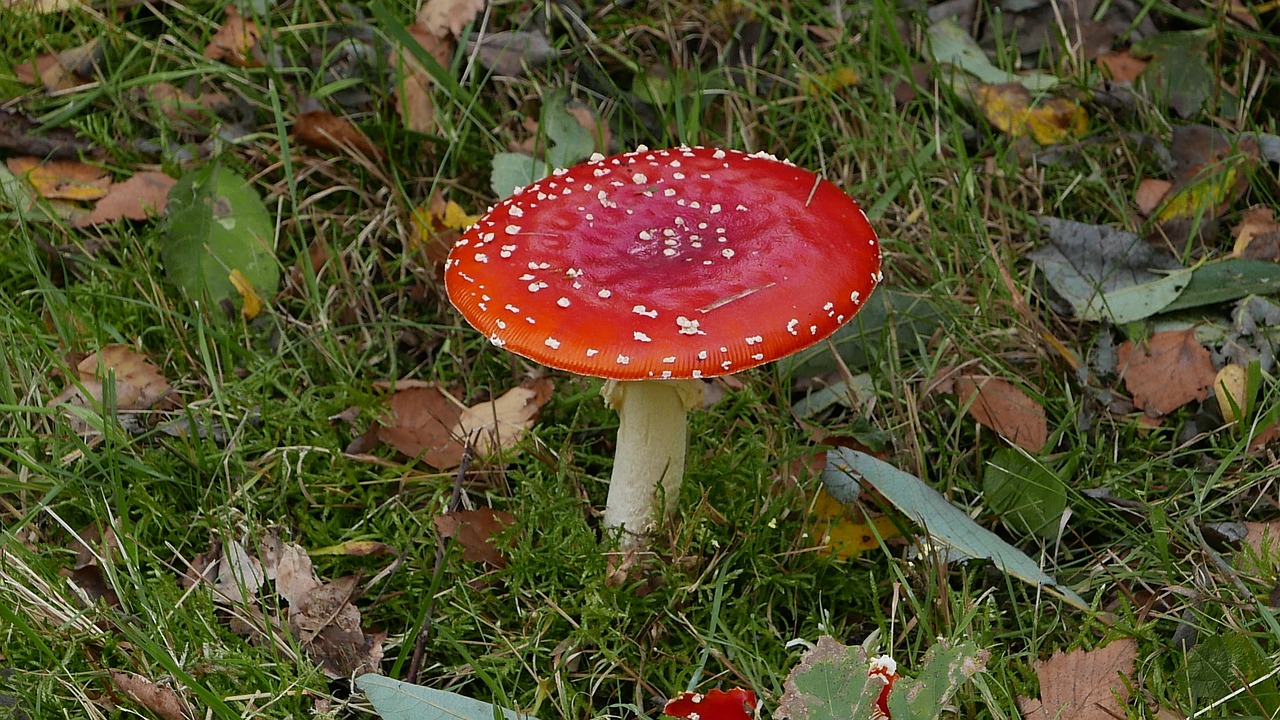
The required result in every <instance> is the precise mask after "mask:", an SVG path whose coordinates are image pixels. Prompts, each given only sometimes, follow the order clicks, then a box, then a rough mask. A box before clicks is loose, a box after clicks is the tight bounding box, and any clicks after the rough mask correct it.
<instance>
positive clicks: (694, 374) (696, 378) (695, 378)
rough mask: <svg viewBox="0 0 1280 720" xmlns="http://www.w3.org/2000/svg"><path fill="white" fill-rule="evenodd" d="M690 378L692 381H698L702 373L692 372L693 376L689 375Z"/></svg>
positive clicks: (698, 371)
mask: <svg viewBox="0 0 1280 720" xmlns="http://www.w3.org/2000/svg"><path fill="white" fill-rule="evenodd" d="M690 377H692V378H693V379H694V380H698V379H700V378H701V377H702V371H701V370H694V371H693V374H692V375H690Z"/></svg>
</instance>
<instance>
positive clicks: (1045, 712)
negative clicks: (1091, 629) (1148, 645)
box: [1018, 638, 1138, 720]
mask: <svg viewBox="0 0 1280 720" xmlns="http://www.w3.org/2000/svg"><path fill="white" fill-rule="evenodd" d="M1137 657H1138V643H1137V642H1136V641H1135V640H1133V639H1131V638H1124V639H1121V640H1115V641H1113V642H1111V643H1110V644H1108V645H1106V646H1105V647H1101V648H1098V649H1097V650H1089V651H1085V650H1074V651H1072V652H1069V653H1063V652H1062V651H1058V652H1056V653H1054V654H1053V657H1051V658H1049V659H1048V660H1042V661H1037V662H1036V663H1035V671H1036V676H1037V677H1039V679H1040V699H1039V700H1033V699H1031V698H1025V697H1020V698H1018V708H1019V709H1021V710H1022V716H1023V717H1024V718H1026V720H1051V719H1053V720H1115V718H1117V717H1124V716H1125V712H1126V709H1127V707H1128V701H1129V684H1128V682H1126V678H1128V677H1129V676H1131V675H1132V674H1133V665H1134V662H1135V661H1136V660H1137Z"/></svg>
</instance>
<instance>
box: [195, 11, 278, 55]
mask: <svg viewBox="0 0 1280 720" xmlns="http://www.w3.org/2000/svg"><path fill="white" fill-rule="evenodd" d="M261 37H262V30H261V29H259V28H258V24H257V23H255V22H254V21H252V20H246V19H244V16H242V15H241V14H240V11H239V10H236V8H235V6H234V5H228V6H227V17H226V19H225V20H223V22H222V27H220V28H218V32H217V33H215V34H214V36H213V39H212V40H210V41H209V44H208V46H206V47H205V49H204V56H205V57H206V58H208V59H210V60H216V61H220V62H225V63H227V64H228V65H234V66H236V67H241V68H248V67H262V66H263V64H264V58H263V55H262V50H261V49H259V47H258V40H259V38H261Z"/></svg>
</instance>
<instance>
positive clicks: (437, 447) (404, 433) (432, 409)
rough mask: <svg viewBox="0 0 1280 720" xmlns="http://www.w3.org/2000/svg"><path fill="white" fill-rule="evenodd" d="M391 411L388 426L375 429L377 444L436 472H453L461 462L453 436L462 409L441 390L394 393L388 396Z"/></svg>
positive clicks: (461, 451) (413, 390)
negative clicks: (388, 446) (434, 469)
mask: <svg viewBox="0 0 1280 720" xmlns="http://www.w3.org/2000/svg"><path fill="white" fill-rule="evenodd" d="M390 410H391V417H390V422H389V423H388V424H386V425H382V426H380V427H379V428H378V439H379V440H381V441H382V442H384V443H387V444H388V445H391V446H392V447H394V448H395V449H396V450H398V451H400V453H401V454H403V455H407V456H409V457H411V458H420V459H421V460H422V461H423V462H425V463H426V464H428V465H430V466H431V467H434V468H436V469H438V470H448V469H451V468H455V467H457V466H458V464H459V463H461V462H462V453H463V445H462V443H461V442H460V441H459V440H458V438H456V437H454V435H453V432H452V429H453V428H454V427H455V426H456V425H457V424H458V418H459V417H461V415H462V409H461V408H459V407H458V406H457V405H456V404H455V403H454V402H453V401H452V400H451V399H449V398H448V397H446V396H445V394H444V393H443V392H441V390H440V388H438V387H435V386H427V387H411V388H406V389H404V390H397V391H396V392H395V394H393V395H392V396H391V401H390Z"/></svg>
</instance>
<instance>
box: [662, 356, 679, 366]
mask: <svg viewBox="0 0 1280 720" xmlns="http://www.w3.org/2000/svg"><path fill="white" fill-rule="evenodd" d="M675 361H676V356H675V355H672V356H670V357H664V358H662V362H664V363H666V364H667V365H670V364H671V363H673V362H675Z"/></svg>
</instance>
